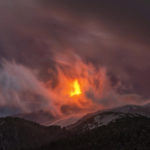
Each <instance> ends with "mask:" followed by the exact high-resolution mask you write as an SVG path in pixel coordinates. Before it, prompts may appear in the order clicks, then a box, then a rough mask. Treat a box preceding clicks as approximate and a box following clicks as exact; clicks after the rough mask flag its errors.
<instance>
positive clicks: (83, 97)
mask: <svg viewBox="0 0 150 150" xmlns="http://www.w3.org/2000/svg"><path fill="white" fill-rule="evenodd" d="M55 61H56V68H57V69H56V70H57V83H56V85H55V87H52V82H53V80H50V81H48V83H47V87H49V92H50V95H51V97H52V99H53V100H54V105H56V106H57V108H59V111H60V113H61V114H65V115H66V114H73V113H82V112H88V111H95V110H96V109H98V108H100V107H102V106H101V105H100V103H99V101H100V99H102V98H103V97H105V96H106V95H107V93H109V90H110V89H111V88H110V85H109V81H108V78H107V75H106V69H105V68H104V67H99V68H96V67H95V66H94V65H92V64H91V63H88V62H87V63H85V62H84V61H83V60H82V59H81V58H80V57H79V56H77V55H75V54H68V53H65V55H64V54H56V56H55ZM49 73H50V74H53V71H52V70H51V69H49Z"/></svg>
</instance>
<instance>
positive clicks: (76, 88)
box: [70, 80, 82, 97]
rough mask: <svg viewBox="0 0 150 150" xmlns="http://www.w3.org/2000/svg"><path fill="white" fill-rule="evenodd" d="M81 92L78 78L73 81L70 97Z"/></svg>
mask: <svg viewBox="0 0 150 150" xmlns="http://www.w3.org/2000/svg"><path fill="white" fill-rule="evenodd" d="M81 93H82V92H81V88H80V84H79V82H78V80H75V81H73V83H72V89H71V92H70V96H71V97H72V96H75V95H80V94H81Z"/></svg>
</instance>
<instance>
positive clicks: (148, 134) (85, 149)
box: [0, 112, 150, 150]
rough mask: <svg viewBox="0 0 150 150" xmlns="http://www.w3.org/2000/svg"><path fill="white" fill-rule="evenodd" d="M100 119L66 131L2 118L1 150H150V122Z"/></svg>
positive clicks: (128, 117)
mask: <svg viewBox="0 0 150 150" xmlns="http://www.w3.org/2000/svg"><path fill="white" fill-rule="evenodd" d="M120 115H121V117H118V116H120ZM98 116H99V117H98ZM98 116H92V117H90V118H87V119H85V118H83V120H82V119H81V120H82V121H79V123H77V124H75V125H74V126H71V128H70V127H67V128H65V129H64V128H63V129H61V128H60V127H58V126H50V127H45V126H41V125H39V124H36V123H33V122H31V121H26V120H23V119H18V118H12V117H7V118H1V119H0V150H99V149H100V150H150V118H148V117H145V116H140V115H133V114H122V113H121V114H118V113H116V112H115V113H114V112H109V113H108V112H107V113H102V114H100V115H99V114H98ZM114 116H115V117H114ZM116 116H117V117H116ZM104 118H105V119H104ZM108 118H109V121H108ZM110 118H111V119H110ZM112 118H113V119H112ZM95 119H96V120H95ZM94 120H95V121H94ZM106 120H107V123H106ZM110 120H111V121H110ZM97 123H98V124H97ZM91 127H92V128H91Z"/></svg>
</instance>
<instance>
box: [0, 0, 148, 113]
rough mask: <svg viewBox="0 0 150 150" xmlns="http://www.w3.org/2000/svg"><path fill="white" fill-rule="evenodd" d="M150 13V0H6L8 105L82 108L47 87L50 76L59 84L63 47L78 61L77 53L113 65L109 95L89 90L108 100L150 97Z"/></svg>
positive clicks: (2, 37)
mask: <svg viewBox="0 0 150 150" xmlns="http://www.w3.org/2000/svg"><path fill="white" fill-rule="evenodd" d="M149 14H150V3H149V2H148V1H146V0H144V1H138V0H132V1H129V0H127V1H119V0H114V1H111V0H108V1H99V0H93V1H91V0H82V1H81V0H76V1H74V0H55V1H54V0H53V1H52V0H14V1H13V2H12V1H11V0H1V2H0V33H1V34H0V66H1V69H0V88H1V93H0V105H1V107H2V108H3V109H1V110H2V112H9V113H10V114H12V113H20V112H31V111H37V110H40V109H46V110H47V109H49V108H50V109H51V111H53V112H56V113H66V114H68V112H70V111H73V112H76V111H79V107H76V106H75V105H69V106H67V105H66V104H64V105H63V106H62V107H60V106H58V105H57V103H56V101H55V100H53V93H52V95H49V94H51V93H49V92H48V94H47V91H49V87H47V83H51V84H50V87H52V89H55V88H56V89H57V87H58V86H59V83H60V78H59V73H60V72H59V70H58V61H59V63H60V61H62V57H60V55H59V54H62V53H64V54H65V55H66V56H67V58H68V60H66V59H65V62H66V63H69V64H70V65H71V63H70V59H72V54H70V53H73V57H74V55H76V56H78V57H79V58H80V61H81V62H82V63H83V64H84V65H86V66H88V64H91V65H92V66H93V67H94V68H95V69H97V70H98V68H100V69H101V68H105V70H106V74H105V76H106V77H107V80H108V81H107V82H108V83H109V90H108V91H107V93H108V94H107V96H106V95H105V96H104V97H103V98H101V99H100V98H99V97H98V98H96V97H95V95H94V94H93V92H91V91H88V92H87V95H86V96H87V97H88V98H90V99H91V100H93V101H94V102H96V103H99V104H100V106H101V107H112V106H118V105H122V104H127V103H137V104H139V103H145V102H147V101H148V99H149V97H150V93H149V89H150V80H149V76H150V70H149V68H150V61H149V59H150V51H149V49H150V44H149V41H150V36H149V35H150V28H149V26H150V18H149V17H150V16H149ZM3 59H5V61H3ZM74 61H79V60H76V59H75V60H74ZM73 67H74V65H72V68H73ZM63 71H65V70H64V68H63ZM67 75H68V70H67ZM70 75H72V74H71V73H70ZM5 110H6V111H5ZM80 110H81V109H80ZM61 115H62V114H61Z"/></svg>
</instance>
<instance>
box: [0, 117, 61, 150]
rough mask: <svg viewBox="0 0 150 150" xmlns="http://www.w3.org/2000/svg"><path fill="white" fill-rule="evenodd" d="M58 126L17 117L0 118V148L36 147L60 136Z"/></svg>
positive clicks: (6, 149) (19, 148)
mask: <svg viewBox="0 0 150 150" xmlns="http://www.w3.org/2000/svg"><path fill="white" fill-rule="evenodd" d="M62 132H63V131H62V130H61V129H60V127H58V126H51V127H45V126H41V125H39V124H37V123H34V122H31V121H27V120H24V119H19V118H12V117H7V118H1V119H0V150H21V149H26V148H36V147H40V146H41V145H43V144H46V143H48V142H50V141H51V140H53V139H55V138H57V137H60V135H61V134H62Z"/></svg>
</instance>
